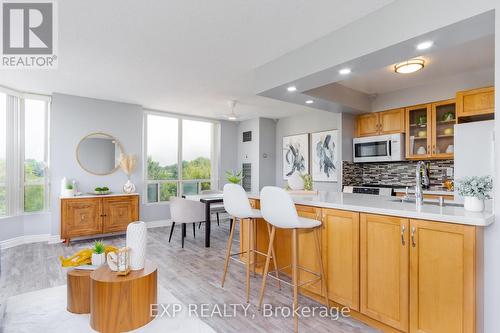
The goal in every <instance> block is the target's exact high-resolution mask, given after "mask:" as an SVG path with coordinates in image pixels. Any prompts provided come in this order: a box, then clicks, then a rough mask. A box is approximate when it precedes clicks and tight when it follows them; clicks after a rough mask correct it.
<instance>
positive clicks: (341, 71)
mask: <svg viewBox="0 0 500 333" xmlns="http://www.w3.org/2000/svg"><path fill="white" fill-rule="evenodd" d="M350 73H351V69H350V68H342V69H341V70H339V74H341V75H347V74H350Z"/></svg>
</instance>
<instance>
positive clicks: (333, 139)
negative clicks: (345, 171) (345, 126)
mask: <svg viewBox="0 0 500 333" xmlns="http://www.w3.org/2000/svg"><path fill="white" fill-rule="evenodd" d="M338 133H339V131H338V130H330V131H324V132H316V133H312V134H311V147H312V148H311V149H312V166H311V174H312V178H313V181H315V182H337V181H338V179H339V173H340V163H339V158H340V157H339V150H340V144H339V134H338Z"/></svg>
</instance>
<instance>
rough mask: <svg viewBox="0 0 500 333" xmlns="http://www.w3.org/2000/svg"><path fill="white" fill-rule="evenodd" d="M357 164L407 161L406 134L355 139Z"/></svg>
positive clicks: (355, 160)
mask: <svg viewBox="0 0 500 333" xmlns="http://www.w3.org/2000/svg"><path fill="white" fill-rule="evenodd" d="M352 145H353V147H352V148H353V156H354V162H355V163H366V162H396V161H403V160H404V159H405V140H404V134H388V135H377V136H368V137H364V138H354V139H353V144H352Z"/></svg>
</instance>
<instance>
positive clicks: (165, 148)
mask: <svg viewBox="0 0 500 333" xmlns="http://www.w3.org/2000/svg"><path fill="white" fill-rule="evenodd" d="M178 121H182V122H183V130H182V138H183V139H182V152H183V157H182V159H183V160H184V161H190V160H193V159H195V158H197V157H206V158H210V146H211V136H212V134H211V132H212V126H213V124H212V123H210V122H204V121H195V120H178V119H177V118H169V117H164V116H157V115H148V130H147V143H148V155H149V156H152V157H153V160H155V161H158V162H159V163H160V165H162V166H166V165H172V164H175V163H177V154H178V151H177V141H178Z"/></svg>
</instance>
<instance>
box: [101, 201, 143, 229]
mask: <svg viewBox="0 0 500 333" xmlns="http://www.w3.org/2000/svg"><path fill="white" fill-rule="evenodd" d="M102 201H103V217H104V222H103V232H104V233H108V232H118V231H124V230H127V226H128V224H129V223H130V222H135V221H138V220H139V197H138V196H137V195H133V196H121V197H107V198H102Z"/></svg>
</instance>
